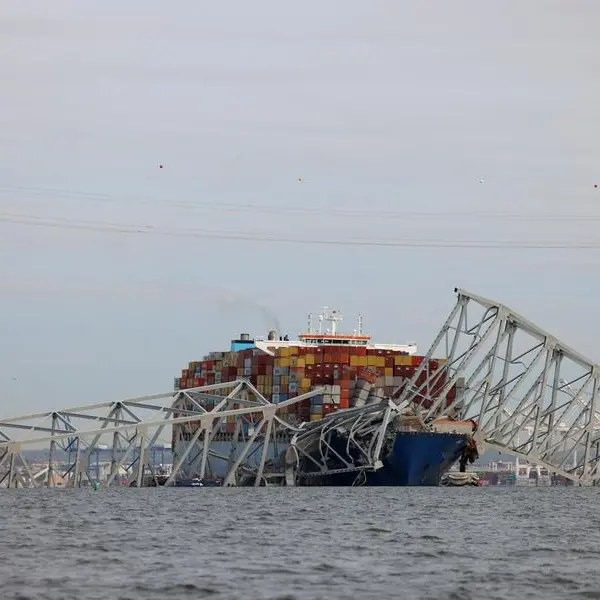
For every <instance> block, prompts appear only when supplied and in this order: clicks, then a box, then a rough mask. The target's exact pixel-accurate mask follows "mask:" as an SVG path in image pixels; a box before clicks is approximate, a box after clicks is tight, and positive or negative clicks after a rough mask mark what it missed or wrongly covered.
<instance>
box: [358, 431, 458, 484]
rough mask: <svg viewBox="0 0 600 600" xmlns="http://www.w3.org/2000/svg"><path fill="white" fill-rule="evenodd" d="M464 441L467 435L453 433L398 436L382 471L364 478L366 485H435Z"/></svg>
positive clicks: (451, 462) (404, 434) (450, 464)
mask: <svg viewBox="0 0 600 600" xmlns="http://www.w3.org/2000/svg"><path fill="white" fill-rule="evenodd" d="M468 441H469V437H468V436H466V435H461V434H456V433H432V432H414V433H412V432H410V433H409V432H406V433H398V434H396V439H395V440H394V445H393V448H392V451H391V452H390V453H389V454H388V456H386V457H385V458H384V459H383V468H382V469H380V470H379V471H374V472H371V473H369V474H368V475H367V485H373V486H378V485H379V486H381V485H387V486H415V485H423V486H427V485H428V486H432V485H439V483H440V479H441V477H442V475H443V474H444V473H446V472H447V471H448V469H450V467H451V466H452V465H453V464H454V463H455V462H456V461H457V460H458V459H459V458H460V455H461V454H462V452H463V449H464V448H465V446H466V444H467V442H468Z"/></svg>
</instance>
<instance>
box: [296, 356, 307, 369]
mask: <svg viewBox="0 0 600 600" xmlns="http://www.w3.org/2000/svg"><path fill="white" fill-rule="evenodd" d="M296 366H297V367H298V368H299V369H304V367H305V366H306V361H305V360H304V357H301V356H299V357H298V364H297V365H296Z"/></svg>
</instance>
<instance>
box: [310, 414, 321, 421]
mask: <svg viewBox="0 0 600 600" xmlns="http://www.w3.org/2000/svg"><path fill="white" fill-rule="evenodd" d="M322 418H323V415H315V414H311V415H310V420H311V421H320V420H321V419H322Z"/></svg>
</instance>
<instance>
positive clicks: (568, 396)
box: [394, 289, 600, 485]
mask: <svg viewBox="0 0 600 600" xmlns="http://www.w3.org/2000/svg"><path fill="white" fill-rule="evenodd" d="M455 292H456V293H457V302H456V305H455V307H454V308H453V310H452V311H451V313H450V316H449V317H448V319H447V320H446V322H445V323H444V325H443V327H442V329H441V330H440V332H439V334H438V335H437V337H436V338H435V341H434V343H433V344H432V346H431V348H430V349H429V351H428V352H427V355H426V356H425V358H424V360H423V361H422V363H421V364H420V366H419V367H418V369H417V370H416V371H415V373H414V375H413V376H412V378H411V379H410V381H408V382H407V383H406V384H405V385H404V386H403V387H402V388H400V389H398V390H397V392H396V393H395V394H394V400H395V401H396V402H397V404H398V405H399V406H400V407H401V408H405V407H409V406H410V407H412V408H417V409H419V410H420V411H421V412H422V415H423V417H424V420H425V421H426V422H430V421H432V420H434V419H435V418H438V417H443V416H456V417H458V418H462V419H475V421H476V422H477V423H478V430H477V433H476V435H475V437H476V439H477V441H478V442H479V443H482V445H483V446H484V447H485V446H486V445H487V446H490V447H492V448H495V449H498V450H500V451H503V452H505V453H508V454H513V455H515V456H518V457H520V458H523V459H525V460H527V461H528V462H530V463H532V464H537V465H540V466H545V467H547V468H548V469H549V470H550V471H551V472H553V473H555V474H557V475H562V476H563V477H565V478H567V479H570V480H572V481H574V482H576V483H579V484H581V485H596V484H597V483H598V481H599V480H600V471H599V466H598V462H599V460H600V414H599V413H598V391H599V388H600V366H599V365H598V364H596V363H594V362H593V361H591V360H590V359H588V358H586V357H585V356H583V355H582V354H580V353H579V352H576V351H575V350H573V349H572V348H570V347H569V346H567V345H565V344H563V343H562V342H561V341H559V340H558V339H556V338H555V337H554V336H552V335H551V334H549V333H548V332H546V331H545V330H543V329H542V328H540V327H538V326H537V325H535V324H534V323H532V322H531V321H529V320H527V319H525V318H524V317H522V316H521V315H519V314H518V313H517V312H515V311H513V310H512V309H510V308H508V307H507V306H504V305H502V304H500V303H498V302H495V301H493V300H489V299H487V298H483V297H481V296H477V295H475V294H471V293H469V292H467V291H465V290H461V289H457V290H455ZM438 359H445V362H443V363H442V364H438Z"/></svg>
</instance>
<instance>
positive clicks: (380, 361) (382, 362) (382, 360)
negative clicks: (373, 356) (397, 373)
mask: <svg viewBox="0 0 600 600" xmlns="http://www.w3.org/2000/svg"><path fill="white" fill-rule="evenodd" d="M375 366H376V367H382V368H384V367H385V356H378V357H377V364H376V365H375Z"/></svg>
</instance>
